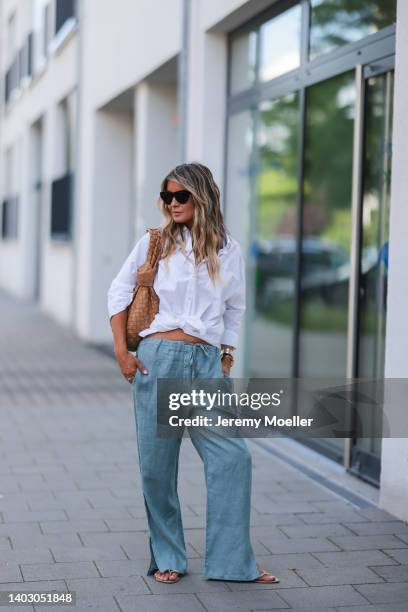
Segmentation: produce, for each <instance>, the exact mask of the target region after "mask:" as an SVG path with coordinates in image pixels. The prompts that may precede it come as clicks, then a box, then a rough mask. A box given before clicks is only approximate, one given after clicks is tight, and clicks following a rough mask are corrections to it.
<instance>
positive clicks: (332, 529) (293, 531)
mask: <svg viewBox="0 0 408 612" xmlns="http://www.w3.org/2000/svg"><path fill="white" fill-rule="evenodd" d="M279 529H280V530H281V531H282V532H283V533H284V534H286V535H287V536H288V537H289V538H316V537H320V538H325V537H327V536H333V535H334V536H337V535H352V533H351V532H350V530H349V529H347V528H346V527H344V526H343V525H340V524H339V523H331V524H329V525H294V526H285V525H283V526H280V527H279Z"/></svg>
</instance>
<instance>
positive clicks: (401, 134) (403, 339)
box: [380, 0, 408, 520]
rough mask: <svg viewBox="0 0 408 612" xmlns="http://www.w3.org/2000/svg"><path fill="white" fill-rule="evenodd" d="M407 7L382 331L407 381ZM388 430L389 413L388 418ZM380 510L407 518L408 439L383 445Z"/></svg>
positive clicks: (400, 23)
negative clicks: (384, 317) (385, 323)
mask: <svg viewBox="0 0 408 612" xmlns="http://www.w3.org/2000/svg"><path fill="white" fill-rule="evenodd" d="M407 32H408V3H407V2H406V0H398V4H397V47H396V65H395V93H394V96H395V97H394V123H393V125H394V131H393V161H392V185H391V210H390V246H389V261H390V266H389V272H388V296H387V329H386V358H385V377H386V378H407V377H408V357H407V346H408V316H407V312H408V304H407V288H408V266H407V262H408V241H407V227H408V208H407V193H408V173H407V160H408V115H407V108H408V82H407V79H406V74H407V70H408V37H407ZM388 419H389V420H390V425H391V427H395V426H397V427H396V428H397V429H398V423H397V424H395V423H393V415H392V414H389V415H388ZM380 485H381V492H380V506H381V507H382V508H384V509H385V510H387V511H388V512H391V513H393V514H395V515H396V516H398V517H399V518H401V519H403V520H408V440H407V439H406V438H384V439H383V442H382V470H381V483H380Z"/></svg>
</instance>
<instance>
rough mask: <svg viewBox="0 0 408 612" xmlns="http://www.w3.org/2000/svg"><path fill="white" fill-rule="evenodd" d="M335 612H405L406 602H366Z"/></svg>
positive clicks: (337, 609)
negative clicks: (364, 604)
mask: <svg viewBox="0 0 408 612" xmlns="http://www.w3.org/2000/svg"><path fill="white" fill-rule="evenodd" d="M291 612H292V611H291ZM336 612H407V604H406V603H396V604H386V605H376V606H373V605H371V604H369V603H367V605H366V606H352V607H350V606H345V607H341V608H336Z"/></svg>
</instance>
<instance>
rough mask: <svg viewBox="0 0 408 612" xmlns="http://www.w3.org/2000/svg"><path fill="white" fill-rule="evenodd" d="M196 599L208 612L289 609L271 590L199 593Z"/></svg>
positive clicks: (275, 592)
mask: <svg viewBox="0 0 408 612" xmlns="http://www.w3.org/2000/svg"><path fill="white" fill-rule="evenodd" d="M300 590H301V591H303V590H304V589H300ZM285 592H286V591H285ZM197 598H198V599H199V601H201V603H202V604H203V606H204V607H205V609H206V610H208V612H235V611H236V610H239V611H243V612H249V611H250V610H274V609H276V608H280V609H282V608H283V609H285V608H286V609H288V608H289V607H290V606H289V605H288V604H286V603H285V601H284V600H283V599H282V598H281V597H280V595H278V593H277V591H275V590H272V589H268V590H264V589H262V590H259V591H236V592H234V593H199V594H197Z"/></svg>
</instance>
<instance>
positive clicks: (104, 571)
mask: <svg viewBox="0 0 408 612" xmlns="http://www.w3.org/2000/svg"><path fill="white" fill-rule="evenodd" d="M95 565H96V567H97V568H98V571H99V573H100V575H101V576H102V578H114V577H119V576H120V577H129V576H145V575H146V573H147V572H146V570H147V564H146V559H122V560H118V561H95Z"/></svg>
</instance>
